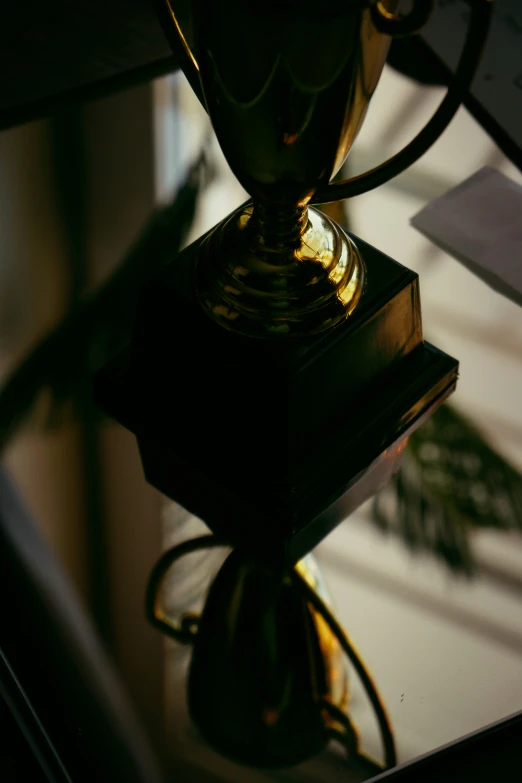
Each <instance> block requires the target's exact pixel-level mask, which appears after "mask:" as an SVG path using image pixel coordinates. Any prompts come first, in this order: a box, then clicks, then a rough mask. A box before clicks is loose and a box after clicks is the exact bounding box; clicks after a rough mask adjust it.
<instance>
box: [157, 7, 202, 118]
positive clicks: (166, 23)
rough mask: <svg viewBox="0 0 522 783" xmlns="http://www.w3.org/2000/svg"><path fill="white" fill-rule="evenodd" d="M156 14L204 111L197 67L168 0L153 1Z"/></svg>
mask: <svg viewBox="0 0 522 783" xmlns="http://www.w3.org/2000/svg"><path fill="white" fill-rule="evenodd" d="M154 5H155V6H156V13H157V15H158V19H159V21H160V24H161V27H162V29H163V33H164V35H165V38H166V39H167V41H168V42H169V46H170V48H171V49H172V51H173V52H174V54H175V55H176V57H177V60H178V65H179V67H180V68H181V70H182V71H183V73H184V74H185V76H186V77H187V79H188V80H189V83H190V86H191V87H192V89H193V90H194V92H195V93H196V95H197V97H198V99H199V101H200V103H201V104H202V106H203V108H204V109H205V111H206V106H205V98H204V95H203V89H202V87H201V81H200V78H199V65H198V63H197V60H196V58H195V57H194V55H193V54H192V51H191V49H190V46H189V45H188V43H187V39H186V38H185V36H184V34H183V31H182V29H181V26H180V24H179V22H178V20H177V18H176V15H175V13H174V11H173V10H172V6H171V4H170V2H169V0H154Z"/></svg>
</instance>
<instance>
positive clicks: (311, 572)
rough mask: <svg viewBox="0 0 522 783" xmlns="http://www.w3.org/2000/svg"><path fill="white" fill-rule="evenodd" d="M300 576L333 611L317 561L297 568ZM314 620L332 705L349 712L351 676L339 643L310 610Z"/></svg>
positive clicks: (301, 563)
mask: <svg viewBox="0 0 522 783" xmlns="http://www.w3.org/2000/svg"><path fill="white" fill-rule="evenodd" d="M295 570H296V571H297V573H298V574H299V575H300V576H302V577H303V579H304V580H305V582H306V583H307V584H308V586H309V587H311V588H312V590H314V591H315V592H316V593H317V595H318V596H319V597H320V598H321V599H322V601H324V603H325V604H326V605H327V606H328V607H329V608H330V609H332V602H331V599H330V595H329V593H328V588H327V586H326V584H325V581H324V578H323V575H322V573H321V569H320V567H319V564H318V562H317V560H316V559H315V557H314V556H313V555H311V554H309V555H306V557H303V559H302V560H300V561H299V562H298V563H297V565H296V566H295ZM310 611H311V612H312V616H313V618H314V623H315V627H316V630H317V635H318V636H319V645H320V647H321V652H322V654H323V659H324V661H325V666H326V674H327V677H328V691H329V696H328V698H329V701H330V702H331V703H332V704H334V705H335V706H336V707H339V709H341V710H343V711H346V710H347V708H348V697H349V692H348V672H347V668H346V661H345V659H344V654H343V651H342V648H341V645H340V644H339V640H338V639H337V637H336V636H335V635H334V634H333V633H332V630H331V629H330V626H329V625H328V623H327V622H326V620H325V619H324V617H323V616H322V615H321V614H320V613H319V612H318V611H317V609H315V608H314V607H313V606H310Z"/></svg>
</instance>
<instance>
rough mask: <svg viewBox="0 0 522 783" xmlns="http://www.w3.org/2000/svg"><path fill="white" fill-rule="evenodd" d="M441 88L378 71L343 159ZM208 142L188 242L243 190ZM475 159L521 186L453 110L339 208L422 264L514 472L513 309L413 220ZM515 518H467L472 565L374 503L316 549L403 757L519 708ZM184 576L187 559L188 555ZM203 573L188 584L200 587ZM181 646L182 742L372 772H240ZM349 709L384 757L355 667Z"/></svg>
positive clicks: (520, 375)
mask: <svg viewBox="0 0 522 783" xmlns="http://www.w3.org/2000/svg"><path fill="white" fill-rule="evenodd" d="M177 79H178V80H177V87H176V92H177V102H176V107H175V115H176V118H177V119H176V122H178V123H180V124H179V126H178V130H180V135H179V138H181V139H182V141H183V140H184V141H183V144H185V147H183V150H184V152H183V154H187V155H188V156H189V157H190V155H191V154H193V152H194V151H195V150H196V149H197V147H198V144H200V143H201V140H202V139H203V138H204V137H205V134H206V133H207V132H208V124H207V121H206V118H205V117H204V114H203V112H202V110H201V108H200V107H199V105H198V104H197V102H196V101H195V99H194V98H193V97H192V95H191V94H190V91H189V90H188V89H187V88H186V86H185V85H184V82H183V77H177ZM442 94H443V90H440V89H438V88H429V89H427V88H420V87H419V86H416V85H414V84H413V83H411V82H409V81H408V80H407V79H405V78H404V77H401V76H399V75H398V74H397V73H395V72H393V71H392V70H391V69H386V70H385V72H384V74H383V77H382V81H381V83H380V85H379V88H378V90H377V93H376V95H375V97H374V100H373V103H372V106H371V109H370V113H369V116H368V119H367V121H366V123H365V125H364V127H363V130H362V132H361V134H360V138H359V139H358V141H357V143H356V144H355V146H354V150H353V152H352V153H351V155H350V157H349V160H348V167H347V168H348V173H349V174H356V173H359V172H361V171H363V170H365V169H367V168H370V167H371V166H373V165H376V164H377V163H379V162H380V161H381V160H382V159H384V158H385V157H387V156H389V155H390V154H393V153H394V152H395V151H396V150H398V149H399V148H400V147H401V146H402V145H403V144H404V143H405V142H406V141H408V139H410V138H411V137H413V135H414V134H415V132H416V131H417V130H418V129H419V128H420V127H421V126H422V123H423V122H424V121H425V119H426V118H427V117H428V116H429V115H430V112H431V111H432V110H433V108H434V106H435V105H436V104H437V102H438V101H440V99H441V96H442ZM172 111H174V109H173V110H172ZM165 116H166V119H165V122H167V123H168V122H172V117H173V116H174V115H173V114H172V113H171V116H170V119H169V117H168V112H167V113H166V115H165ZM182 146H183V145H182ZM212 149H213V153H212V155H213V159H214V163H215V165H216V168H217V171H218V176H217V178H216V180H215V181H214V182H213V183H212V184H211V186H210V187H209V189H208V191H207V192H206V193H205V194H204V197H203V199H202V202H201V204H200V209H199V213H198V220H197V221H196V225H194V227H193V230H192V235H191V237H190V239H189V241H191V240H192V239H194V238H196V237H197V236H199V235H201V233H203V231H205V230H207V229H208V228H209V227H210V226H212V225H213V224H215V223H216V222H217V221H218V220H219V219H221V218H222V217H224V216H225V215H226V214H228V212H230V211H231V210H232V209H233V208H234V207H235V206H237V205H238V204H240V203H241V202H242V201H243V200H244V199H245V197H246V196H245V193H244V191H242V189H241V187H240V186H239V185H238V183H237V182H236V181H235V180H234V178H233V176H232V175H231V173H230V172H229V170H228V166H227V165H226V163H225V162H224V160H223V158H222V156H221V155H220V152H219V150H218V148H217V145H215V144H214V146H212ZM483 165H490V166H493V167H495V168H497V169H498V170H500V171H502V172H503V173H505V174H506V175H508V176H510V177H512V178H513V179H514V180H515V181H517V182H522V176H521V174H520V172H519V171H518V170H517V169H515V167H514V166H513V165H512V164H511V163H510V162H509V161H508V160H507V159H506V158H505V157H504V156H503V155H502V153H501V152H500V151H499V150H498V149H497V148H496V147H495V145H494V144H493V142H491V140H490V139H489V138H488V137H487V135H486V134H485V133H484V132H483V131H482V129H481V128H480V126H478V125H477V123H476V122H475V121H474V120H473V119H472V118H471V117H470V116H469V114H467V112H466V111H465V110H463V109H462V110H460V112H459V113H458V115H457V117H456V119H455V120H454V122H453V123H452V125H451V127H450V129H449V130H448V131H447V132H446V133H445V134H444V136H443V137H442V138H441V139H440V140H439V142H438V143H437V144H436V145H435V146H434V147H433V148H432V149H431V150H430V152H429V153H428V154H427V155H425V156H424V158H422V159H421V160H420V161H419V162H418V163H417V164H416V165H415V166H413V167H412V168H411V169H410V170H408V171H406V172H405V173H404V174H403V175H401V176H400V177H398V178H397V179H396V180H394V181H392V182H390V183H388V184H387V185H385V186H383V187H381V188H379V189H377V190H376V191H374V192H371V193H368V194H366V195H364V196H360V197H358V198H356V199H354V200H353V201H352V202H349V203H348V204H346V205H345V222H346V225H347V227H348V228H349V230H350V231H352V232H353V233H354V234H355V235H358V236H361V237H362V238H364V240H365V241H367V242H370V243H371V244H373V245H375V246H376V247H377V248H378V249H380V250H382V251H383V252H385V253H387V254H388V255H390V256H391V257H392V258H394V259H395V260H397V261H399V262H400V263H403V264H404V265H406V266H408V267H410V268H412V269H414V270H415V271H417V272H418V273H419V275H420V287H421V297H422V309H423V324H424V333H425V336H426V338H427V339H428V340H430V342H433V343H434V344H435V345H436V346H437V347H439V348H441V349H442V350H444V351H446V352H448V353H449V354H451V355H452V356H455V357H457V358H458V359H459V360H460V379H459V382H458V386H457V391H456V393H455V394H454V396H453V397H452V398H451V400H450V403H449V404H450V405H451V406H452V409H453V410H455V411H457V413H458V412H460V413H461V414H465V416H466V420H468V421H469V422H470V423H471V424H472V426H473V427H476V428H478V431H479V433H480V437H481V438H482V439H483V441H484V442H485V443H486V444H488V445H489V446H490V447H491V448H492V449H494V450H495V451H496V452H497V453H498V454H499V455H500V457H501V458H502V459H503V460H507V461H508V462H509V463H510V464H511V465H512V467H513V469H514V470H515V471H518V470H521V471H522V406H521V405H520V400H521V399H522V372H521V361H522V310H520V309H519V308H518V307H517V306H516V305H515V304H513V303H512V302H510V301H508V300H506V299H504V298H502V297H501V296H500V295H499V294H497V293H495V292H494V291H493V290H491V289H489V288H488V287H487V286H486V285H485V284H484V283H483V282H482V281H480V280H478V279H477V278H476V277H474V276H473V274H472V273H471V272H469V271H468V270H467V269H466V268H464V267H463V266H461V265H460V264H459V263H458V262H457V261H456V260H454V259H453V258H451V257H450V256H449V255H448V254H446V253H445V252H443V251H442V250H440V249H438V248H437V247H436V246H435V245H433V244H431V243H430V242H429V241H428V240H427V239H426V238H425V237H424V236H422V235H421V234H420V233H419V232H417V231H415V229H413V228H412V227H411V226H410V224H409V221H410V219H411V217H412V216H413V215H414V214H415V213H416V212H417V211H418V210H420V209H421V208H422V207H423V206H424V205H425V204H426V203H427V202H428V201H429V200H430V199H432V198H435V197H437V196H439V195H442V194H443V193H444V192H446V191H447V190H449V189H450V188H451V187H453V186H455V185H457V184H458V183H459V182H461V181H462V180H463V179H465V178H467V177H468V176H470V175H471V174H473V173H474V172H475V171H476V170H478V169H479V168H481V167H482V166H483ZM174 169H175V167H173V169H172V172H171V173H170V174H169V169H168V167H166V168H165V167H164V168H163V169H162V177H163V181H162V183H160V191H161V188H162V187H163V189H164V190H168V187H169V182H170V181H171V179H172V178H173V177H174ZM169 178H170V179H169ZM521 530H522V517H520V518H517V520H516V523H515V524H513V525H511V529H499V527H498V525H497V524H496V521H495V518H493V517H492V518H491V520H489V522H487V521H486V523H485V524H482V525H481V526H480V527H479V526H478V525H477V526H474V525H469V524H468V525H467V526H465V534H464V539H465V546H466V552H467V557H468V560H469V562H468V565H469V568H467V571H468V572H469V573H467V572H466V569H463V568H459V567H458V563H457V564H455V563H453V564H452V563H450V562H449V561H448V558H447V557H446V558H445V557H444V556H443V555H441V554H440V552H439V553H438V554H437V553H436V552H434V551H430V546H429V536H427V537H426V540H425V541H424V543H422V542H421V544H420V545H418V546H417V547H416V548H415V547H412V544H411V537H410V539H408V535H407V531H406V530H405V529H402V528H401V525H400V524H397V525H396V526H395V527H394V530H393V531H388V532H385V531H383V530H382V529H380V528H379V526H378V525H377V524H376V521H375V513H374V510H373V507H372V503H371V502H369V503H367V504H366V505H365V506H363V507H362V508H360V509H359V510H358V512H357V513H355V514H354V515H353V516H351V517H350V518H349V519H347V520H345V521H344V522H343V523H342V524H341V525H339V527H338V528H337V529H335V530H334V531H333V532H332V533H331V534H330V535H329V536H328V537H327V538H326V539H325V540H324V541H323V542H322V543H321V544H320V546H319V547H318V548H317V550H316V551H315V555H316V557H317V560H318V562H319V564H320V567H321V569H322V573H323V576H324V578H325V580H326V583H327V585H328V589H329V591H330V593H331V596H332V599H333V605H334V608H335V611H336V614H337V617H338V619H339V620H340V621H341V623H342V624H343V626H344V628H345V629H346V630H347V632H348V634H349V636H350V637H351V639H352V640H353V642H354V643H355V645H356V647H357V649H358V650H359V652H360V653H361V655H362V656H363V658H364V660H365V662H366V663H367V665H368V667H369V669H370V670H371V672H372V674H373V677H374V679H375V681H376V683H377V685H378V688H379V690H380V692H381V694H382V697H383V699H384V702H385V704H386V706H387V709H388V712H389V715H390V719H391V722H392V724H393V728H394V732H395V736H396V742H397V748H398V756H399V762H405V761H408V760H411V759H414V758H416V757H417V756H419V755H421V754H424V753H426V752H428V751H431V750H433V749H435V748H437V747H440V746H442V745H444V744H446V743H448V742H451V741H453V740H456V739H458V738H460V737H462V736H463V735H466V734H468V733H470V732H473V731H475V730H477V729H479V728H481V727H483V726H486V725H487V724H489V723H491V722H493V721H495V720H498V719H500V718H503V717H505V716H507V715H509V714H511V713H514V712H516V711H518V710H520V709H521V708H522V536H521ZM202 532H206V528H205V526H204V525H203V524H202V523H201V522H200V521H199V520H195V519H194V518H190V517H189V516H187V514H186V512H183V510H182V509H180V508H179V507H177V506H175V505H172V504H168V505H167V506H166V509H165V546H167V545H169V544H171V543H173V542H174V541H179V540H181V539H183V538H187V537H189V536H191V535H196V534H198V533H202ZM408 540H409V543H408ZM205 557H206V558H209V557H210V560H209V559H207V560H206V561H205ZM220 557H221V555H212V556H209V555H206V556H204V557H203V560H201V562H200V565H199V573H200V574H203V575H204V577H205V578H206V579H207V580H208V579H209V578H210V577H211V574H212V573H215V570H216V568H217V566H218V564H219V562H220ZM216 558H217V559H216ZM196 570H198V569H196ZM188 573H192V574H194V573H195V571H194V569H193V568H190V567H189V571H188ZM178 578H179V577H178ZM205 578H203V581H202V582H201V583H198V584H197V585H196V588H197V589H196V592H197V591H198V590H199V591H200V592H201V590H204V586H203V584H204V582H205ZM180 584H181V582H180ZM185 588H186V585H185ZM173 592H174V593H176V588H175V586H173ZM189 655H190V653H189V651H188V650H187V649H185V648H180V647H178V646H176V645H175V644H174V643H172V642H167V643H166V662H167V665H166V675H165V676H166V682H165V692H166V694H167V698H166V728H167V733H168V735H169V736H170V737H172V740H173V743H174V746H175V747H176V753H181V754H182V755H184V756H185V757H186V758H187V759H189V760H190V761H191V762H193V763H195V764H197V765H199V766H202V767H203V768H207V769H208V770H213V771H214V772H216V771H217V772H218V773H219V775H220V776H221V777H223V778H224V779H229V780H238V781H239V780H251V781H253V783H257V781H265V780H270V779H273V780H281V781H299V780H303V781H307V780H317V781H323V780H324V781H329V780H352V779H353V780H363V779H367V778H368V777H370V776H371V772H370V771H369V770H363V769H355V768H353V766H350V765H349V764H348V763H347V762H345V761H344V760H343V758H342V756H341V755H340V754H339V752H335V750H334V749H333V750H332V751H331V752H328V753H325V754H323V756H321V757H320V758H317V759H314V760H312V761H310V762H308V763H307V764H305V765H302V767H299V768H297V769H293V770H287V771H284V772H277V773H270V774H269V773H263V772H260V771H253V770H252V771H249V772H248V773H247V772H246V771H245V769H244V768H242V767H239V766H236V765H234V764H232V763H231V762H228V761H226V760H221V759H219V758H218V757H217V756H216V754H214V753H213V751H211V750H210V749H209V748H207V747H206V746H205V745H204V743H203V742H202V741H201V740H200V739H199V738H198V736H197V732H196V731H195V729H194V728H193V727H192V726H191V724H190V721H189V719H188V716H187V713H186V707H185V701H184V697H183V695H182V694H183V689H184V677H185V672H186V667H187V665H188V660H189ZM350 715H351V717H352V718H353V720H354V721H355V723H356V724H357V726H358V728H359V731H360V736H361V746H362V750H363V751H364V752H365V753H367V754H368V755H369V756H370V757H372V758H375V759H379V760H382V751H381V747H380V741H379V732H378V727H377V725H376V722H375V719H374V716H373V713H372V711H371V707H370V705H369V703H368V700H367V697H366V695H365V693H364V691H363V689H362V687H361V685H360V683H359V682H358V681H357V677H356V676H355V674H354V673H353V672H350Z"/></svg>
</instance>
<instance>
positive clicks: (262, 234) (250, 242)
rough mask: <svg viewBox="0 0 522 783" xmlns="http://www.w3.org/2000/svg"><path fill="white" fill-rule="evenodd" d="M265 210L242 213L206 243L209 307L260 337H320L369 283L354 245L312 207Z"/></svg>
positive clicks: (200, 287) (203, 287) (203, 295)
mask: <svg viewBox="0 0 522 783" xmlns="http://www.w3.org/2000/svg"><path fill="white" fill-rule="evenodd" d="M260 212H261V210H258V212H257V214H256V212H255V210H253V208H252V206H247V207H246V208H241V209H239V210H237V211H236V212H234V213H233V214H232V215H231V216H230V217H228V218H227V219H226V220H225V221H224V222H223V223H221V224H220V225H219V226H217V227H216V228H215V229H214V231H213V232H212V233H211V234H210V236H209V237H208V239H207V240H206V242H205V243H204V245H203V246H202V249H201V252H200V255H199V258H198V261H197V265H196V270H195V271H196V290H197V292H198V296H199V299H200V302H201V304H202V306H203V308H204V309H205V310H206V311H207V313H208V314H209V315H210V316H211V317H212V318H214V319H215V320H216V321H218V322H219V323H220V324H222V325H223V326H225V327H226V328H228V329H232V330H234V331H236V332H239V333H241V334H245V335H250V336H256V337H278V336H282V337H285V336H289V335H292V334H298V335H299V334H303V333H305V334H315V333H318V332H321V331H324V330H325V329H327V328H329V327H331V326H334V325H335V324H337V323H339V322H340V321H342V320H344V319H345V318H346V317H347V316H348V315H349V314H350V313H351V312H352V311H353V310H354V308H355V307H356V305H357V302H358V301H359V299H360V296H361V293H362V288H363V282H364V266H363V262H362V259H361V256H360V254H359V251H358V250H357V248H356V246H355V244H354V243H353V241H352V240H351V239H350V238H349V237H348V236H347V235H346V234H345V232H344V231H343V230H342V229H341V228H339V226H338V225H337V224H336V223H335V222H334V221H333V220H331V219H330V218H328V217H327V216H326V215H324V214H322V213H321V212H319V211H318V210H316V209H313V208H311V207H310V208H309V209H307V208H306V207H302V208H300V209H299V208H297V209H296V208H294V209H291V210H288V211H286V212H285V211H283V210H272V211H271V213H268V214H267V213H263V212H261V215H260V214H259V213H260ZM256 218H257V219H256Z"/></svg>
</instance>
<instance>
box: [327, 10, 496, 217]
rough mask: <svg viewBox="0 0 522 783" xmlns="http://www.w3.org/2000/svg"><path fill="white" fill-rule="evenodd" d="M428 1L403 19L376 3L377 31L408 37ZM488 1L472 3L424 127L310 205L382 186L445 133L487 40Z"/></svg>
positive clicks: (333, 185) (330, 187) (425, 13)
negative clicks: (454, 61) (444, 87)
mask: <svg viewBox="0 0 522 783" xmlns="http://www.w3.org/2000/svg"><path fill="white" fill-rule="evenodd" d="M431 6H432V3H431V0H427V2H425V1H424V0H416V2H415V4H414V6H413V9H412V11H411V12H410V13H409V14H408V15H407V16H406V17H403V18H401V17H397V16H395V15H394V14H390V12H389V11H386V9H385V8H384V7H383V4H382V3H381V2H380V1H379V2H377V3H376V4H375V5H374V6H372V18H373V22H374V24H375V26H376V27H377V29H378V30H380V32H383V33H386V34H387V35H409V34H410V33H411V32H414V31H415V30H416V29H418V28H419V27H421V26H422V24H423V21H426V19H427V17H428V16H429V12H430V11H431ZM491 6H492V2H491V0H472V7H471V19H470V22H469V26H468V32H467V36H466V41H465V43H464V48H463V51H462V54H461V56H460V60H459V63H458V66H457V70H456V71H455V75H454V77H453V79H452V81H451V82H450V85H449V87H448V91H447V93H446V96H445V98H444V100H443V101H442V103H441V104H440V106H439V108H438V109H437V111H436V112H435V114H434V115H433V117H432V118H431V120H429V122H428V123H427V125H425V126H424V128H423V129H422V130H421V131H420V133H419V134H418V135H417V136H416V137H415V138H414V139H413V141H411V142H410V143H409V144H408V145H407V146H406V147H404V149H402V150H401V151H400V152H398V153H397V154H396V155H394V156H393V157H391V158H389V159H388V160H387V161H386V162H385V163H381V165H380V166H377V167H376V168H374V169H371V170H370V171H367V172H365V173H364V174H360V175H358V176H356V177H352V178H351V179H347V180H343V181H342V182H332V183H330V184H329V185H326V186H325V187H323V188H319V189H318V190H317V191H316V192H315V193H314V196H313V198H312V201H311V203H312V204H327V203H328V202H330V201H340V200H341V199H345V198H351V197H352V196H359V195H361V193H366V192H367V191H369V190H373V189H374V188H377V187H379V186H380V185H383V184H384V183H385V182H388V180H390V179H392V178H393V177H396V176H397V175H398V174H401V173H402V172H403V171H404V170H405V169H407V168H408V167H409V166H411V165H412V163H415V161H417V160H418V159H419V158H420V157H422V155H424V153H425V152H427V150H428V149H429V148H430V147H431V145H432V144H434V143H435V142H436V141H437V139H438V138H439V136H441V135H442V133H443V132H444V131H445V130H446V128H447V126H448V125H449V123H450V122H451V120H452V119H453V117H454V115H455V113H456V111H457V109H458V108H459V106H460V104H461V103H462V101H463V100H464V98H465V97H466V94H467V92H468V89H469V86H470V84H471V81H472V79H473V76H474V75H475V71H476V68H477V65H478V63H479V60H480V56H481V54H482V49H483V47H484V43H485V41H486V38H487V33H488V29H489V23H490V19H491Z"/></svg>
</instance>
